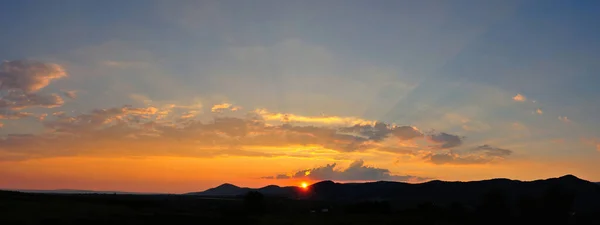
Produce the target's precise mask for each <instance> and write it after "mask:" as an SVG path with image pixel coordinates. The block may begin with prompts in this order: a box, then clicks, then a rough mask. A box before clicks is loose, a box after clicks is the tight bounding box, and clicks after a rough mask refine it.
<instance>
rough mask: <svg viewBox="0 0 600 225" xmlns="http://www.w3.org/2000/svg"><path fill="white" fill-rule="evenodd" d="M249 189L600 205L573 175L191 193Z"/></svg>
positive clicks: (335, 197) (297, 194)
mask: <svg viewBox="0 0 600 225" xmlns="http://www.w3.org/2000/svg"><path fill="white" fill-rule="evenodd" d="M249 191H258V192H261V193H263V194H264V195H267V196H270V195H277V196H285V197H289V198H301V199H310V200H320V201H334V202H360V201H373V200H377V201H379V200H382V201H389V202H391V203H392V205H393V206H394V207H395V208H405V207H411V206H414V205H418V204H423V203H432V204H439V205H450V204H453V203H460V204H464V205H470V206H476V205H479V204H481V201H482V198H483V197H484V196H487V195H494V194H495V195H499V196H501V197H502V198H504V199H506V201H507V204H511V205H516V204H519V202H520V201H522V200H523V199H524V198H541V197H543V196H545V195H548V194H553V193H555V192H560V193H563V194H564V195H572V196H573V199H574V200H573V201H574V203H573V205H574V209H576V210H578V211H580V210H595V209H600V186H599V185H597V184H596V183H592V182H589V181H586V180H582V179H579V178H577V177H575V176H573V175H566V176H562V177H559V178H550V179H545V180H535V181H519V180H510V179H502V178H499V179H491V180H482V181H469V182H458V181H456V182H449V181H440V180H434V181H429V182H426V183H420V184H409V183H402V182H389V181H378V182H370V183H335V182H332V181H322V182H318V183H315V184H313V185H311V186H309V187H308V191H304V190H301V189H300V188H297V187H278V186H274V185H271V186H267V187H263V188H259V189H252V188H241V187H237V186H235V185H231V184H224V185H220V186H218V187H215V188H211V189H208V190H206V191H204V192H195V193H189V194H192V195H202V196H239V195H243V194H245V193H247V192H249Z"/></svg>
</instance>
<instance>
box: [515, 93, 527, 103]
mask: <svg viewBox="0 0 600 225" xmlns="http://www.w3.org/2000/svg"><path fill="white" fill-rule="evenodd" d="M512 99H513V100H515V101H517V102H524V101H527V98H526V97H525V96H523V95H521V94H517V95H515V97H513V98H512Z"/></svg>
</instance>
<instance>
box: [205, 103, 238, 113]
mask: <svg viewBox="0 0 600 225" xmlns="http://www.w3.org/2000/svg"><path fill="white" fill-rule="evenodd" d="M240 109H242V108H241V107H239V106H233V105H232V104H230V103H222V104H216V105H214V106H213V107H212V108H211V109H210V111H211V112H223V111H224V110H231V111H232V112H235V111H238V110H240Z"/></svg>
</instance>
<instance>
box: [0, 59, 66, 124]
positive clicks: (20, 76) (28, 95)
mask: <svg viewBox="0 0 600 225" xmlns="http://www.w3.org/2000/svg"><path fill="white" fill-rule="evenodd" d="M66 75H67V74H66V73H65V70H64V69H63V68H62V67H61V66H60V65H57V64H50V63H42V62H36V61H27V60H16V61H4V62H2V64H1V65H0V110H3V111H5V112H9V111H19V110H22V109H25V108H31V107H44V108H54V107H58V106H61V105H63V104H64V100H63V99H62V98H61V97H60V95H58V94H39V93H37V92H38V91H39V90H41V89H42V88H44V87H46V86H48V84H49V83H50V82H51V81H52V80H55V79H60V78H63V77H65V76H66ZM8 114H16V112H9V113H8ZM13 118H16V117H13Z"/></svg>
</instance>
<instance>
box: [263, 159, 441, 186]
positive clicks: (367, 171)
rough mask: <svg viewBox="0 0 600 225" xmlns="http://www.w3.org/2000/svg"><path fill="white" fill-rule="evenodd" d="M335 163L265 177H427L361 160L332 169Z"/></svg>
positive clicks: (343, 178) (348, 179)
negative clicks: (408, 173) (391, 169)
mask: <svg viewBox="0 0 600 225" xmlns="http://www.w3.org/2000/svg"><path fill="white" fill-rule="evenodd" d="M336 166H337V164H336V163H333V164H327V165H325V166H322V167H317V168H313V169H307V170H300V171H297V172H296V173H294V174H292V175H291V176H288V175H285V174H279V175H276V176H270V177H266V178H267V179H291V178H306V179H311V180H336V181H381V180H389V181H423V180H427V179H429V178H424V177H417V176H410V175H405V176H398V175H392V174H391V173H390V171H389V170H388V169H382V168H376V167H371V166H365V165H364V161H363V160H357V161H354V162H353V163H352V164H350V166H349V167H348V168H346V169H344V170H334V169H335V167H336Z"/></svg>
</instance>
